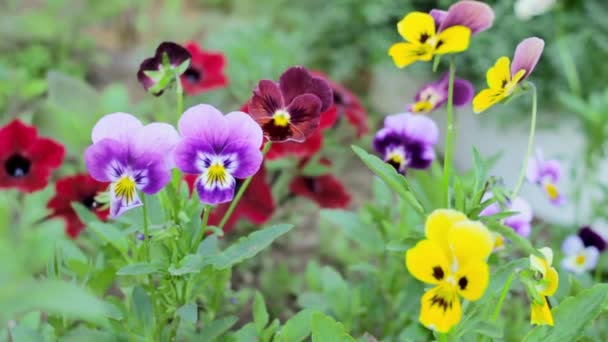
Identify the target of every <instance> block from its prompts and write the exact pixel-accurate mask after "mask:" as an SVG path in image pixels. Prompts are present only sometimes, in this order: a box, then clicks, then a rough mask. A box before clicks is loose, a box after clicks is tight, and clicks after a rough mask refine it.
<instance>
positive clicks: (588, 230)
mask: <svg viewBox="0 0 608 342" xmlns="http://www.w3.org/2000/svg"><path fill="white" fill-rule="evenodd" d="M578 237H579V238H580V239H581V241H583V245H584V246H585V247H590V246H593V247H595V248H597V250H598V251H600V253H601V252H603V251H605V250H606V247H608V232H607V231H605V230H601V229H594V228H592V227H590V226H584V227H581V229H579V231H578Z"/></svg>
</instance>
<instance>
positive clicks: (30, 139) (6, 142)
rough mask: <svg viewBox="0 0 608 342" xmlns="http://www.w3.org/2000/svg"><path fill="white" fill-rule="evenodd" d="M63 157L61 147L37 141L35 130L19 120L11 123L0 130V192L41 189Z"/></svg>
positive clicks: (40, 138) (49, 140)
mask: <svg viewBox="0 0 608 342" xmlns="http://www.w3.org/2000/svg"><path fill="white" fill-rule="evenodd" d="M64 155H65V149H64V148H63V146H62V145H60V144H59V143H57V142H55V141H54V140H51V139H48V138H42V137H39V136H38V131H37V129H36V127H34V126H28V125H26V124H24V123H23V122H21V121H20V120H18V119H15V120H13V121H11V122H10V123H9V124H7V125H6V126H4V127H2V128H0V188H16V189H18V190H19V191H22V192H34V191H38V190H41V189H43V188H44V187H45V186H46V185H47V184H48V182H49V178H50V177H51V172H52V171H53V170H55V169H57V168H58V167H59V165H61V162H62V161H63V157H64Z"/></svg>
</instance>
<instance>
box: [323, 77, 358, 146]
mask: <svg viewBox="0 0 608 342" xmlns="http://www.w3.org/2000/svg"><path fill="white" fill-rule="evenodd" d="M313 75H314V76H317V77H320V78H322V79H324V80H326V81H327V83H329V86H330V87H331V89H332V91H333V94H334V104H333V106H332V107H334V109H335V110H336V114H337V116H338V117H341V116H342V115H345V116H346V120H348V122H349V123H350V124H351V125H352V126H353V127H354V128H355V129H356V130H357V136H358V137H359V138H360V137H361V136H363V135H365V134H367V132H369V126H368V123H367V112H366V111H365V108H363V105H361V101H360V100H359V98H357V96H355V95H354V94H353V93H352V92H351V91H350V90H348V89H347V88H345V87H343V86H341V85H340V84H338V83H336V82H334V81H332V80H331V79H329V78H328V77H327V76H326V75H324V74H323V73H321V72H318V71H315V72H313ZM330 110H331V109H330Z"/></svg>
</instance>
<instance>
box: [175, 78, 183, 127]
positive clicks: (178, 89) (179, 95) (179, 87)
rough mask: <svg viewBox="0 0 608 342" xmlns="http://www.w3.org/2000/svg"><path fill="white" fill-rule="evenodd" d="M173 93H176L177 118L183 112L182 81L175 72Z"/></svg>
mask: <svg viewBox="0 0 608 342" xmlns="http://www.w3.org/2000/svg"><path fill="white" fill-rule="evenodd" d="M175 84H176V87H175V93H176V95H177V119H178V120H179V118H180V117H181V116H182V113H183V112H184V88H183V87H182V81H181V79H180V77H179V75H178V74H177V73H176V74H175Z"/></svg>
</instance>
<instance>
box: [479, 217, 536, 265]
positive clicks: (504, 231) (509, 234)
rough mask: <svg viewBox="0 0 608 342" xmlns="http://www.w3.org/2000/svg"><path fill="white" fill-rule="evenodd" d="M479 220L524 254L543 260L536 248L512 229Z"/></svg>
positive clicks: (493, 222)
mask: <svg viewBox="0 0 608 342" xmlns="http://www.w3.org/2000/svg"><path fill="white" fill-rule="evenodd" d="M479 219H480V220H481V221H482V222H483V223H484V224H485V225H486V226H487V227H488V228H490V230H493V231H495V232H497V233H498V234H500V235H502V236H503V237H504V238H505V239H507V240H509V241H511V243H513V244H514V245H516V246H517V247H519V248H520V249H522V250H523V251H524V252H525V253H527V254H533V255H536V256H538V257H539V258H544V256H543V255H542V254H541V253H540V252H539V251H538V250H537V249H536V248H534V246H532V244H531V243H530V241H528V240H527V239H525V238H523V237H522V236H521V235H519V234H517V233H516V232H515V230H513V228H511V227H507V226H505V225H504V224H502V223H499V222H496V221H493V220H488V218H487V217H480V218H479Z"/></svg>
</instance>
